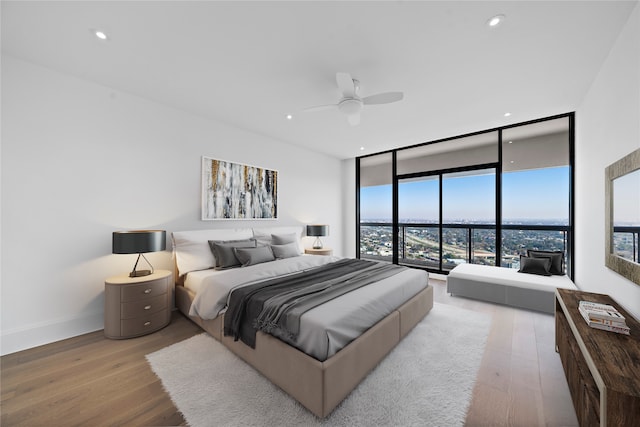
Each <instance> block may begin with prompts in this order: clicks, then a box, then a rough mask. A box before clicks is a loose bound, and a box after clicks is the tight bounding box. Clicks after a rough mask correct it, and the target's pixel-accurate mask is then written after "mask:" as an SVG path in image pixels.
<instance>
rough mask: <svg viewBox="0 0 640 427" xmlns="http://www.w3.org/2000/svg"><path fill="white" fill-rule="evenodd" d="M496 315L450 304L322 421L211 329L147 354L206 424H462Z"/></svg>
mask: <svg viewBox="0 0 640 427" xmlns="http://www.w3.org/2000/svg"><path fill="white" fill-rule="evenodd" d="M490 323H491V319H490V317H489V316H488V315H485V314H482V313H477V312H473V311H469V310H464V309H461V308H457V307H453V306H448V305H444V304H437V303H436V304H434V307H433V309H432V310H431V312H430V313H429V314H427V316H426V317H425V318H424V319H423V320H422V321H421V322H420V323H419V324H418V325H417V326H416V327H415V328H414V330H413V331H412V332H411V333H410V334H409V335H408V336H407V337H405V339H404V340H403V341H402V342H400V344H398V346H397V347H396V348H395V349H394V350H393V351H392V352H391V353H390V354H389V355H388V356H387V357H386V358H385V359H384V360H383V361H382V362H381V363H380V364H379V365H378V366H377V367H376V368H375V369H374V370H373V371H372V372H371V373H370V374H369V375H368V376H367V377H366V378H365V379H364V380H363V381H362V383H360V385H359V386H358V387H357V388H356V389H355V390H354V391H353V392H351V394H350V395H349V396H347V398H346V399H345V400H344V401H343V402H342V403H341V404H340V405H339V406H338V407H337V408H336V409H335V410H334V411H333V413H332V414H331V415H329V416H328V417H327V418H325V419H324V420H320V419H318V418H317V417H316V416H314V415H313V414H311V413H310V412H309V411H307V410H306V409H305V408H304V407H303V406H302V405H300V404H299V403H298V402H296V401H295V400H294V399H293V398H291V397H289V396H288V395H287V394H286V393H284V392H283V391H281V390H280V389H279V388H278V387H276V386H274V385H273V384H272V383H271V382H270V381H269V380H267V379H266V378H264V377H263V376H261V375H260V374H259V373H258V372H256V371H255V370H254V369H253V368H251V367H250V366H249V365H247V364H246V363H245V362H243V361H242V360H241V359H239V358H238V357H237V356H235V355H234V354H233V353H231V352H230V351H229V350H227V349H226V348H225V347H224V346H223V345H222V344H220V343H219V342H217V341H216V340H215V339H213V338H211V337H210V336H209V335H208V334H201V335H197V336H194V337H192V338H189V339H187V340H185V341H182V342H179V343H177V344H174V345H172V346H170V347H166V348H163V349H162V350H159V351H157V352H155V353H151V354H149V355H147V360H148V361H149V363H150V365H151V368H152V369H153V371H154V372H155V373H156V375H158V377H160V379H161V380H162V384H163V386H164V388H165V389H166V390H167V392H168V393H169V395H170V396H171V399H172V400H173V402H174V404H175V405H176V407H177V408H178V410H179V411H180V412H181V413H182V414H183V415H184V418H185V419H186V421H187V422H188V423H189V425H191V426H193V427H205V426H322V425H326V426H454V425H463V424H464V420H465V416H466V412H467V409H468V407H469V403H470V401H471V394H472V391H473V385H474V383H475V379H476V376H477V372H478V368H479V366H480V361H481V359H482V355H483V353H484V347H485V343H486V340H487V336H488V334H489V326H490Z"/></svg>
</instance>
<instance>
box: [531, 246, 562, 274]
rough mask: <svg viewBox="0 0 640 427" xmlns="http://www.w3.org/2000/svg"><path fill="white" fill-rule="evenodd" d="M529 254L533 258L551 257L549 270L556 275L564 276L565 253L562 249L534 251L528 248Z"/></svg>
mask: <svg viewBox="0 0 640 427" xmlns="http://www.w3.org/2000/svg"><path fill="white" fill-rule="evenodd" d="M527 256H528V257H533V258H549V259H550V260H551V268H550V269H549V272H550V273H551V274H555V275H556V276H564V253H563V252H562V251H534V250H532V249H529V250H527Z"/></svg>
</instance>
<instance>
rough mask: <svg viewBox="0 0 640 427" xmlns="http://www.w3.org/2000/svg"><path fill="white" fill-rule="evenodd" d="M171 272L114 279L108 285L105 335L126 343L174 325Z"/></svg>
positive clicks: (105, 301) (108, 281) (161, 271)
mask: <svg viewBox="0 0 640 427" xmlns="http://www.w3.org/2000/svg"><path fill="white" fill-rule="evenodd" d="M172 277H173V275H172V273H171V272H170V271H167V270H156V271H155V273H153V274H150V275H148V276H142V277H129V276H116V277H110V278H108V279H107V280H106V281H105V284H104V335H105V336H106V337H107V338H113V339H123V338H132V337H138V336H141V335H146V334H149V333H151V332H155V331H157V330H158V329H162V328H164V327H165V326H167V325H168V324H169V322H170V321H171V292H169V291H170V289H171V278H172Z"/></svg>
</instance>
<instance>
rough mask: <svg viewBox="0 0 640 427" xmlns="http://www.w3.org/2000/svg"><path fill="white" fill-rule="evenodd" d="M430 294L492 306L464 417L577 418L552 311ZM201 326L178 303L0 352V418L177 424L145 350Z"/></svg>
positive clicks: (5, 422) (439, 284)
mask: <svg viewBox="0 0 640 427" xmlns="http://www.w3.org/2000/svg"><path fill="white" fill-rule="evenodd" d="M431 283H432V284H433V286H434V291H435V293H434V295H435V301H436V302H440V303H444V304H451V305H455V306H459V307H462V308H466V309H469V310H474V311H479V312H483V313H487V314H489V315H491V316H492V319H493V320H492V325H491V331H490V335H489V339H488V342H487V347H486V350H485V354H484V357H483V359H482V364H481V367H480V370H479V373H478V378H477V382H476V386H475V389H474V392H473V398H472V402H471V406H470V408H469V412H468V414H467V420H466V424H467V425H469V426H544V425H547V426H575V425H577V420H576V416H575V413H574V410H573V405H572V403H571V397H570V395H569V390H568V388H567V383H566V381H565V377H564V372H563V370H562V366H561V363H560V359H559V357H558V355H557V354H556V353H555V350H554V346H555V344H554V319H553V316H551V315H545V314H542V313H536V312H531V311H526V310H517V309H513V308H509V307H504V306H499V305H494V304H489V303H483V302H479V301H473V300H470V299H464V298H458V297H451V296H450V295H448V294H447V293H446V285H445V282H443V281H440V280H432V281H431ZM198 333H200V329H199V328H198V327H197V326H196V325H195V324H193V323H192V322H190V321H189V320H187V319H186V318H185V317H183V316H182V315H181V314H179V313H177V312H176V313H174V316H173V320H172V322H171V324H170V325H169V326H168V327H166V328H164V329H162V330H161V331H159V332H156V333H154V334H151V335H147V336H145V337H140V338H135V339H129V340H121V341H114V340H108V339H105V338H104V336H103V334H102V331H99V332H94V333H90V334H86V335H82V336H79V337H75V338H71V339H68V340H64V341H60V342H57V343H53V344H48V345H45V346H41V347H37V348H34V349H30V350H26V351H22V352H19V353H14V354H10V355H7V356H3V357H2V358H1V359H0V363H1V365H0V369H1V406H0V411H1V413H2V416H1V419H0V424H1V425H2V426H57V425H59V426H62V425H64V426H74V425H78V426H80V425H82V426H100V425H130V426H169V425H185V423H184V419H183V418H182V416H181V415H180V413H178V412H177V410H176V408H175V406H174V405H173V403H172V402H171V399H169V397H168V395H167V394H166V393H165V392H164V390H163V389H162V385H161V383H160V381H159V380H158V378H157V377H156V376H155V375H154V374H153V372H152V371H151V369H150V368H149V366H148V365H147V363H146V359H145V355H146V354H148V353H152V352H154V351H156V350H158V349H161V348H163V347H166V346H168V345H170V344H172V343H175V342H179V341H182V340H184V339H186V338H189V337H191V336H193V335H195V334H198Z"/></svg>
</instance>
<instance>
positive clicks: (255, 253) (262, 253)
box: [233, 246, 275, 267]
mask: <svg viewBox="0 0 640 427" xmlns="http://www.w3.org/2000/svg"><path fill="white" fill-rule="evenodd" d="M233 251H234V252H235V254H236V257H237V258H238V261H240V263H241V264H242V266H243V267H247V266H249V265H254V264H260V263H263V262H269V261H274V260H275V258H274V256H273V252H272V251H271V248H270V247H269V246H258V247H256V248H233Z"/></svg>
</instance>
